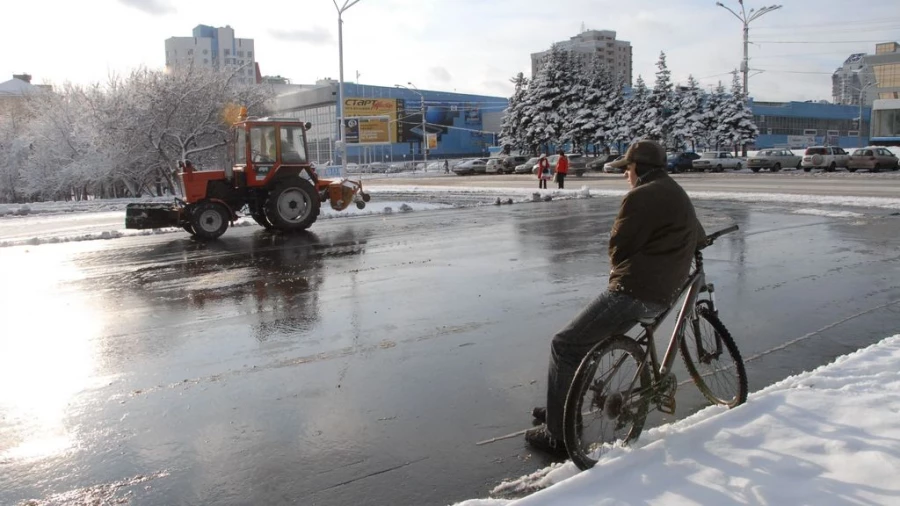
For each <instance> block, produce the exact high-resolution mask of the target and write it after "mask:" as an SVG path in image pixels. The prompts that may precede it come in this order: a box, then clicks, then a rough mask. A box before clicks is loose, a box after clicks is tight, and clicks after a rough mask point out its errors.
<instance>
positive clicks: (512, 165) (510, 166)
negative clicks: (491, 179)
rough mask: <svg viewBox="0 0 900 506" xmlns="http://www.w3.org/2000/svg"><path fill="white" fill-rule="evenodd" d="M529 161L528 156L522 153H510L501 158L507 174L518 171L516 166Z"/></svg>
mask: <svg viewBox="0 0 900 506" xmlns="http://www.w3.org/2000/svg"><path fill="white" fill-rule="evenodd" d="M527 161H528V157H527V156H522V155H510V156H507V157H505V158H502V159H501V162H500V163H501V166H502V167H503V172H506V173H507V174H512V173H513V172H515V171H516V167H518V166H519V165H522V164H523V163H525V162H527Z"/></svg>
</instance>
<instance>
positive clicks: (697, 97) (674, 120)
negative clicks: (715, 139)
mask: <svg viewBox="0 0 900 506" xmlns="http://www.w3.org/2000/svg"><path fill="white" fill-rule="evenodd" d="M676 102H677V104H678V106H677V107H675V112H674V114H673V115H672V116H671V118H670V120H671V121H670V125H671V130H670V134H669V145H670V146H672V147H673V148H674V149H676V150H681V149H683V148H684V147H685V144H686V143H688V142H690V143H691V144H692V147H693V148H694V149H696V140H697V137H698V135H699V134H701V133H702V131H703V125H702V123H701V119H702V116H703V91H702V90H700V88H699V85H698V83H697V80H696V79H694V76H692V75H691V76H688V83H687V86H685V87H684V89H682V90H681V91H679V92H678V94H677V97H676Z"/></svg>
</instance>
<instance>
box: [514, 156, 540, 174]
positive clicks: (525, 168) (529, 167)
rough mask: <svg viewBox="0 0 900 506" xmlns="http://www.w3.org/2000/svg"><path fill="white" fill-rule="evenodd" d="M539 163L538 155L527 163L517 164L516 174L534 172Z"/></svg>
mask: <svg viewBox="0 0 900 506" xmlns="http://www.w3.org/2000/svg"><path fill="white" fill-rule="evenodd" d="M537 163H538V157H536V156H535V157H533V158H529V159H528V160H526V161H525V163H523V164H520V165H516V169H515V172H516V174H533V172H532V171H533V169H534V166H535V165H537Z"/></svg>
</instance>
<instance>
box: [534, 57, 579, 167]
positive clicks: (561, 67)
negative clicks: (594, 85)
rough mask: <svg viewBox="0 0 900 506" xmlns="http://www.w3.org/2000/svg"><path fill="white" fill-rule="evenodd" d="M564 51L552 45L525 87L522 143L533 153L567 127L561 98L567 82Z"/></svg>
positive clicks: (558, 136) (566, 61)
mask: <svg viewBox="0 0 900 506" xmlns="http://www.w3.org/2000/svg"><path fill="white" fill-rule="evenodd" d="M567 67H568V52H567V51H565V50H564V49H561V48H560V47H559V46H557V45H556V44H554V45H553V46H552V47H551V48H550V52H549V54H548V56H547V60H546V61H545V62H544V64H543V65H542V66H541V68H540V69H539V70H538V72H537V75H535V76H534V79H532V81H531V84H530V86H529V87H528V95H527V99H526V106H525V107H524V109H523V111H524V113H523V123H525V125H526V126H525V142H526V143H527V144H528V145H529V146H530V147H531V149H532V151H533V152H535V153H536V152H537V151H538V150H539V149H541V148H543V149H546V150H549V149H550V147H551V145H552V144H557V143H559V141H560V138H561V137H562V134H563V132H564V131H565V130H567V129H568V128H567V119H566V118H564V117H563V115H562V111H563V109H564V100H565V99H566V90H565V89H564V87H565V86H566V85H567V84H569V75H570V72H571V71H570V69H569V68H567Z"/></svg>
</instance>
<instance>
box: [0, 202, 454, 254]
mask: <svg viewBox="0 0 900 506" xmlns="http://www.w3.org/2000/svg"><path fill="white" fill-rule="evenodd" d="M164 201H165V202H168V201H170V199H166V200H164ZM51 207H52V206H51ZM453 207H454V206H452V205H448V204H437V203H422V202H412V203H406V202H369V203H368V205H366V208H365V209H357V208H356V207H355V206H350V208H348V209H345V210H344V211H335V210H334V209H332V208H331V207H330V206H327V205H326V206H322V211H321V214H320V215H319V219H320V220H329V219H333V218H340V217H346V216H373V215H381V214H391V213H392V212H394V211H395V210H396V211H399V212H412V211H428V210H434V209H446V208H453ZM94 209H97V210H98V211H99V210H100V209H102V210H108V209H107V208H105V207H103V206H97V207H95V208H94ZM124 209H125V207H124V205H123V206H122V211H123V214H122V220H121V222H122V226H124V224H125V214H124ZM50 212H51V211H47V210H46V208H45V213H43V214H47V213H50ZM38 214H41V213H38ZM27 220H34V218H33V217H23V218H22V223H21V226H22V227H26V228H27V227H28V226H29V222H28V221H27ZM234 226H236V227H249V226H258V225H257V224H256V222H255V221H253V219H252V218H248V217H241V218H238V219H237V221H235V222H234ZM171 233H181V234H185V231H184V230H183V229H181V228H178V227H169V228H159V229H149V230H133V229H125V228H115V229H109V230H96V231H91V232H78V233H58V232H54V233H50V234H46V235H39V236H34V237H28V238H19V239H7V240H2V239H0V248H3V247H9V246H23V245H29V246H37V245H40V244H57V243H64V242H80V241H95V240H103V239H118V238H120V237H134V236H147V235H159V234H171Z"/></svg>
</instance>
